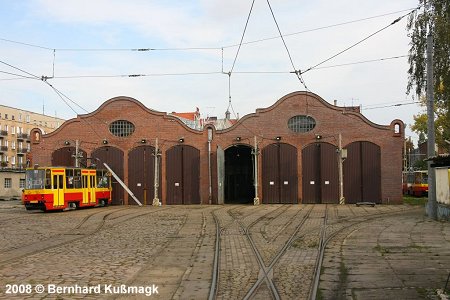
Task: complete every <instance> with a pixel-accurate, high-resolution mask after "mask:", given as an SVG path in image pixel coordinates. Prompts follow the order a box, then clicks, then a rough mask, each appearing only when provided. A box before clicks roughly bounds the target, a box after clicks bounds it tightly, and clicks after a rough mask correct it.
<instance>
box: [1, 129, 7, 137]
mask: <svg viewBox="0 0 450 300" xmlns="http://www.w3.org/2000/svg"><path fill="white" fill-rule="evenodd" d="M0 136H8V131H6V130H0Z"/></svg>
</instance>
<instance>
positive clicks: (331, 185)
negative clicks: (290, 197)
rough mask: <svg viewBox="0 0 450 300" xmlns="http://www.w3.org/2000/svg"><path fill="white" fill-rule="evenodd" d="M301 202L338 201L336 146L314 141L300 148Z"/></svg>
mask: <svg viewBox="0 0 450 300" xmlns="http://www.w3.org/2000/svg"><path fill="white" fill-rule="evenodd" d="M302 166H303V167H302V168H303V172H302V173H303V185H302V187H303V201H302V202H303V203H339V172H338V160H337V153H336V146H334V145H331V144H328V143H314V144H310V145H308V146H306V147H305V148H304V149H303V150H302Z"/></svg>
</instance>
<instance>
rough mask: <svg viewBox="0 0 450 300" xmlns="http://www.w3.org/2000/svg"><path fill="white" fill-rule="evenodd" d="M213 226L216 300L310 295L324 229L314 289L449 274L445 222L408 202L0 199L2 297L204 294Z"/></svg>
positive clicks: (402, 295)
mask: <svg viewBox="0 0 450 300" xmlns="http://www.w3.org/2000/svg"><path fill="white" fill-rule="evenodd" d="M217 232H219V236H220V243H219V245H220V249H219V250H218V252H217V253H218V261H217V262H218V264H217V266H218V279H217V287H216V289H215V290H216V292H215V293H213V294H211V295H212V296H213V297H212V298H214V299H243V298H244V297H246V296H248V297H249V298H250V299H272V298H273V297H274V296H273V295H274V291H273V290H272V289H271V288H270V286H271V283H273V285H274V286H275V289H276V292H277V294H278V297H279V298H281V299H308V297H310V295H311V287H312V286H313V285H312V284H313V282H314V278H315V270H316V265H317V260H318V258H319V257H320V255H319V254H320V251H319V250H320V244H321V237H324V238H325V240H327V239H329V241H328V244H327V246H326V249H325V254H324V260H323V266H322V268H321V276H320V281H319V290H318V294H317V295H318V296H317V298H318V299H380V298H384V299H395V298H398V299H408V297H409V299H437V296H436V294H435V292H436V289H438V288H442V287H443V286H444V284H445V280H446V278H447V275H448V273H449V272H450V227H449V224H448V223H442V222H436V221H431V220H429V219H427V218H426V217H425V216H424V212H423V208H417V207H411V206H376V207H373V208H372V207H355V206H351V205H347V206H338V205H260V206H247V205H224V206H165V207H151V206H148V207H135V206H132V207H126V206H113V207H106V208H95V209H84V210H76V211H67V212H62V213H41V212H27V211H25V209H24V208H23V207H22V206H21V205H20V203H19V202H0V299H152V298H153V299H208V297H209V295H210V291H211V287H212V277H213V276H212V274H213V266H214V262H215V259H214V258H215V253H216V251H217V250H216V233H217ZM256 254H258V255H259V257H260V258H258V257H257V256H256ZM256 282H259V283H258V284H255V283H256ZM40 285H42V287H43V288H44V291H43V293H37V291H39V288H41V286H40ZM57 288H59V291H58V290H56V289H57ZM89 288H90V290H89ZM252 289H253V290H254V292H249V290H252Z"/></svg>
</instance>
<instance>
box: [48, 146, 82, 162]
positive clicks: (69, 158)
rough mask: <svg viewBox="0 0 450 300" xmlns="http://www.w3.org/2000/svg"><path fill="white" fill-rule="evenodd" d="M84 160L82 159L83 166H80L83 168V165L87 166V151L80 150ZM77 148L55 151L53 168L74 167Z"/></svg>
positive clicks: (63, 148)
mask: <svg viewBox="0 0 450 300" xmlns="http://www.w3.org/2000/svg"><path fill="white" fill-rule="evenodd" d="M78 151H79V152H80V153H81V154H82V156H83V158H82V159H81V162H82V164H80V166H82V165H83V164H86V157H87V154H86V151H84V150H81V149H79V150H78ZM74 154H75V147H73V146H70V147H62V148H59V149H57V150H55V151H53V153H52V166H57V167H74V166H75V157H74Z"/></svg>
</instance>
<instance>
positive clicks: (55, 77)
mask: <svg viewBox="0 0 450 300" xmlns="http://www.w3.org/2000/svg"><path fill="white" fill-rule="evenodd" d="M405 57H408V55H397V56H390V57H382V58H376V59H369V60H362V61H356V62H348V63H342V64H336V65H327V66H322V67H317V68H315V69H313V70H311V71H317V70H321V69H328V68H337V67H345V66H351V65H358V64H365V63H373V62H382V61H387V60H393V59H400V58H405ZM0 73H3V74H8V75H12V76H17V77H19V78H0V81H1V80H15V79H39V80H41V78H35V77H34V76H24V75H20V74H15V73H10V72H6V71H0ZM224 73H225V72H223V69H222V71H210V72H181V73H149V74H111V75H106V74H103V75H101V74H98V75H67V76H52V77H51V78H52V79H78V78H127V77H129V78H138V77H159V76H162V77H164V76H191V75H192V76H195V75H217V74H224ZM233 73H235V74H290V73H292V71H287V70H286V71H269V70H267V71H233ZM225 74H227V73H225Z"/></svg>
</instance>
